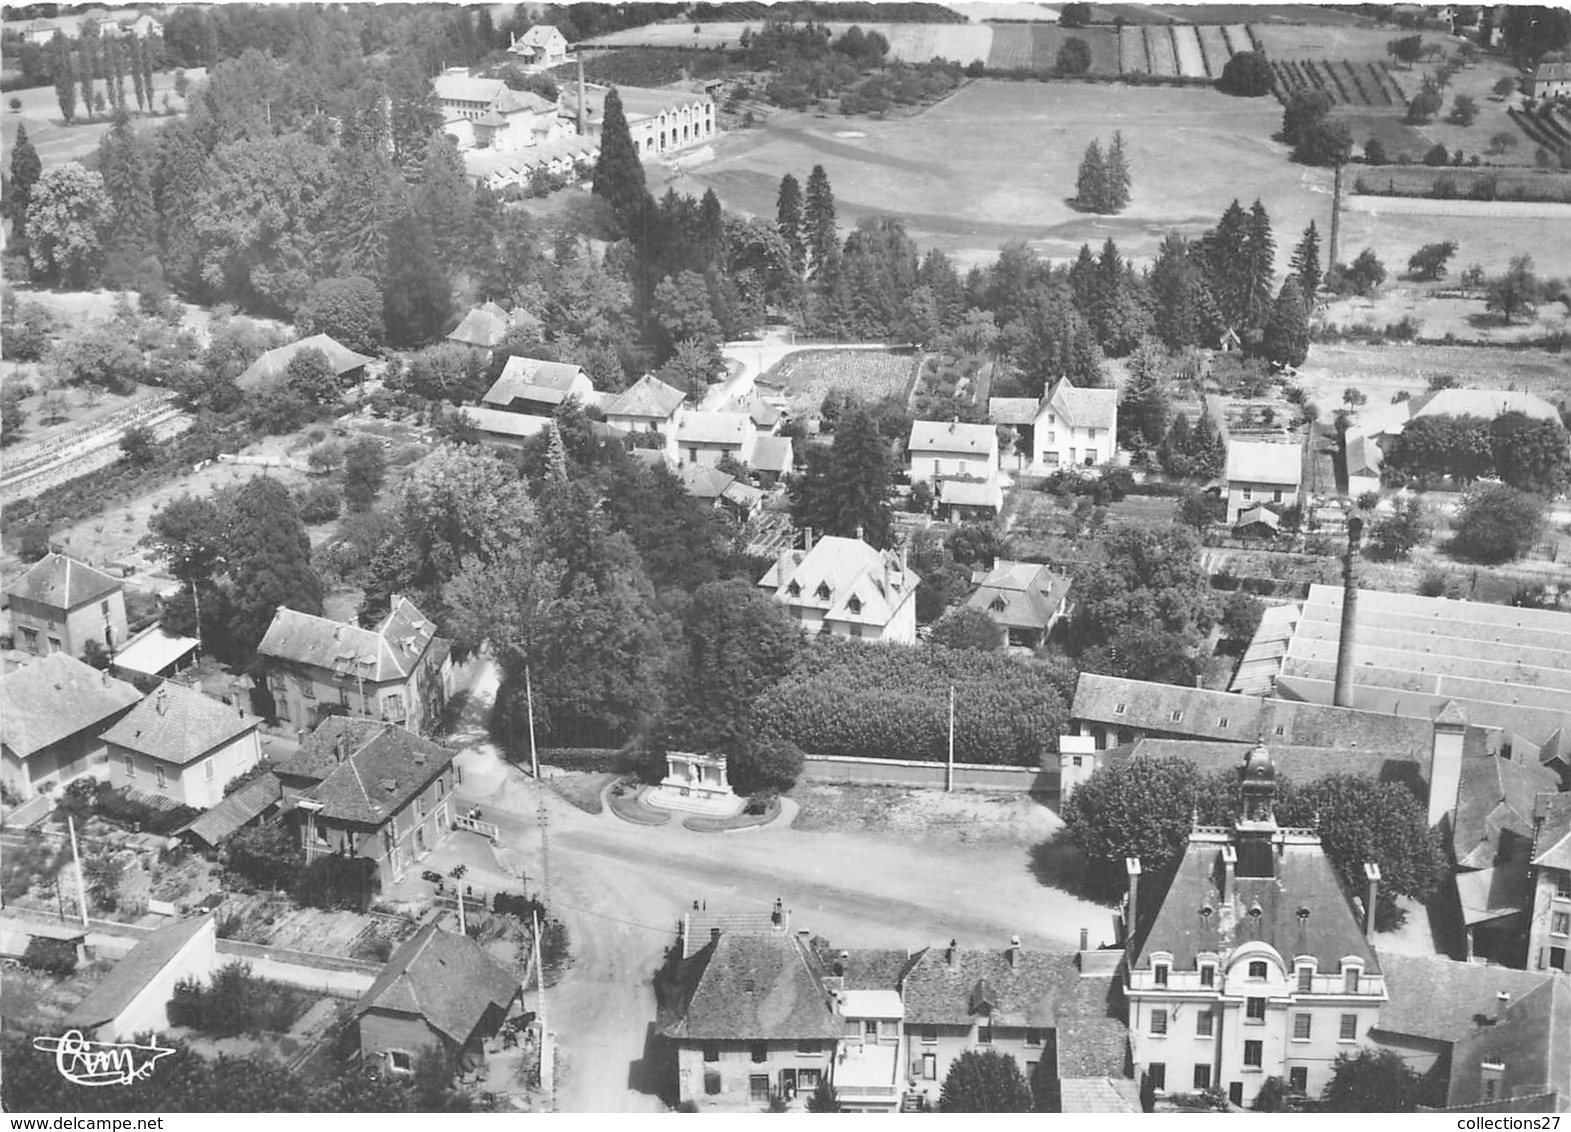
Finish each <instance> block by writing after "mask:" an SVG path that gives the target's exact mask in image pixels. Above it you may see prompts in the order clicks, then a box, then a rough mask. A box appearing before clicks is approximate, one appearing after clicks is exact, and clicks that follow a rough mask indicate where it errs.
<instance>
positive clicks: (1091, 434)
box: [1086, 428, 1096, 440]
mask: <svg viewBox="0 0 1571 1132" xmlns="http://www.w3.org/2000/svg"><path fill="white" fill-rule="evenodd" d="M1086 439H1087V440H1095V439H1096V429H1094V428H1088V429H1086Z"/></svg>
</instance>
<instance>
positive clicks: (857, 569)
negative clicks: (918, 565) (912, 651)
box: [758, 536, 921, 645]
mask: <svg viewBox="0 0 1571 1132" xmlns="http://www.w3.org/2000/svg"><path fill="white" fill-rule="evenodd" d="M920 581H921V579H920V578H918V577H917V576H916V574H914V573H912V572H911V570H909V569H908V568H907V567H906V564H905V560H904V558H903V556H901V555H897V554H895V553H894V552H893V551H888V550H882V551H880V550H874V549H873V548H872V547H871V546H868V545H867V543H865V542H863V541H862V540H861V539H858V538H839V537H834V536H827V537H825V538H821V539H819V540H818V541H817V542H816V543H813V544H812V545H811V546H810V547H809V548H808V549H807V550H783V551H781V552H780V555H779V557H778V558H777V559H776V561H775V563H774V565H772V566H770V567H769V570H768V571H767V572H766V573H765V574H764V576H763V577H762V578H760V579H759V580H758V585H759V587H760V588H761V589H766V590H769V591H771V592H772V593H773V594H774V597H775V600H776V601H778V602H780V604H782V605H784V606H785V607H786V608H787V609H789V610H790V611H791V616H792V617H794V618H796V620H797V623H798V624H800V625H801V626H802V631H803V632H804V633H807V634H808V635H810V636H811V635H813V634H818V633H828V634H832V635H833V636H836V637H846V638H849V639H852V640H862V641H883V642H893V643H895V644H904V645H914V644H915V643H916V587H917V585H918V583H919V582H920Z"/></svg>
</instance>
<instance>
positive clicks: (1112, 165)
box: [1104, 130, 1129, 212]
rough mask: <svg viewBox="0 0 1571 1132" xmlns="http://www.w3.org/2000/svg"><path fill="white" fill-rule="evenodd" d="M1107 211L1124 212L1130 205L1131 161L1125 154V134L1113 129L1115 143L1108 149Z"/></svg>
mask: <svg viewBox="0 0 1571 1132" xmlns="http://www.w3.org/2000/svg"><path fill="white" fill-rule="evenodd" d="M1104 203H1105V204H1106V206H1107V207H1106V209H1105V211H1107V212H1122V211H1124V209H1126V208H1128V207H1129V162H1128V159H1127V158H1126V157H1125V156H1124V134H1123V131H1122V130H1114V131H1113V144H1112V145H1111V146H1109V147H1108V150H1107V199H1106V201H1105V202H1104Z"/></svg>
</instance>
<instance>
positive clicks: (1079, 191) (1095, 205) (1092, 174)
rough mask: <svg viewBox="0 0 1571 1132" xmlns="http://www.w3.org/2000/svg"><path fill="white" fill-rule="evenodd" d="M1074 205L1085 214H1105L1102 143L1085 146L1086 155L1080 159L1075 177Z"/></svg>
mask: <svg viewBox="0 0 1571 1132" xmlns="http://www.w3.org/2000/svg"><path fill="white" fill-rule="evenodd" d="M1075 203H1076V204H1078V205H1079V206H1080V207H1081V208H1083V209H1085V210H1086V211H1087V212H1106V211H1108V209H1107V163H1106V162H1105V161H1104V160H1103V159H1102V143H1101V142H1098V141H1093V142H1092V143H1091V144H1090V145H1088V146H1086V155H1085V156H1084V157H1083V158H1081V159H1080V172H1079V173H1078V174H1077V175H1076V176H1075Z"/></svg>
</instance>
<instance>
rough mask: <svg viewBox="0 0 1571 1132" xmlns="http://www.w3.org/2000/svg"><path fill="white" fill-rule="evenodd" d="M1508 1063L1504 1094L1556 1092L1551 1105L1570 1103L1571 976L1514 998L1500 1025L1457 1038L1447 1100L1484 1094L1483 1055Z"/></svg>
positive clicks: (1474, 1099) (1508, 1096)
mask: <svg viewBox="0 0 1571 1132" xmlns="http://www.w3.org/2000/svg"><path fill="white" fill-rule="evenodd" d="M1486 1060H1487V1061H1494V1062H1499V1063H1501V1064H1502V1065H1503V1067H1504V1072H1503V1073H1502V1076H1501V1088H1500V1094H1499V1095H1500V1097H1501V1098H1502V1099H1506V1100H1510V1099H1513V1098H1520V1099H1525V1098H1531V1097H1541V1096H1543V1095H1544V1094H1546V1093H1554V1094H1556V1095H1557V1100H1556V1107H1555V1109H1554V1110H1553V1111H1564V1110H1565V1108H1566V1107H1567V1105H1568V1103H1571V980H1568V979H1566V978H1565V977H1564V976H1552V977H1550V978H1547V979H1545V980H1544V981H1543V982H1542V983H1540V984H1539V985H1538V986H1537V987H1534V988H1533V989H1532V990H1530V991H1528V992H1527V993H1526V994H1524V995H1523V996H1522V997H1521V998H1519V999H1517V1000H1516V1001H1515V1002H1513V1003H1512V1004H1511V1006H1510V1008H1509V1009H1507V1011H1506V1016H1505V1018H1504V1019H1502V1020H1501V1021H1500V1022H1499V1023H1498V1024H1497V1025H1494V1026H1486V1027H1484V1028H1482V1029H1480V1030H1478V1031H1477V1032H1475V1033H1473V1034H1471V1035H1469V1036H1468V1037H1466V1038H1464V1039H1463V1040H1461V1041H1459V1042H1457V1044H1456V1045H1455V1046H1454V1047H1453V1049H1452V1052H1451V1088H1450V1091H1449V1092H1448V1093H1447V1094H1446V1103H1447V1104H1449V1105H1467V1104H1474V1103H1476V1102H1478V1101H1481V1100H1482V1099H1483V1093H1482V1078H1483V1063H1484V1062H1485V1061H1486Z"/></svg>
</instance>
